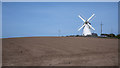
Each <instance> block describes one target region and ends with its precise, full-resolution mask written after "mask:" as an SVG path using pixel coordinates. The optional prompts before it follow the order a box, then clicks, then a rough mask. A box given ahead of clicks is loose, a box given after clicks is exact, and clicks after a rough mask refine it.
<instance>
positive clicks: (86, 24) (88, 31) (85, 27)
mask: <svg viewBox="0 0 120 68" xmlns="http://www.w3.org/2000/svg"><path fill="white" fill-rule="evenodd" d="M94 16H95V14H93V15H92V16H91V17H90V18H89V19H87V20H85V19H83V18H82V16H80V15H78V17H79V18H81V19H82V21H83V22H84V24H83V26H82V27H81V28H79V29H78V31H80V30H81V29H82V28H83V36H87V35H92V32H91V29H93V30H95V29H94V28H93V27H92V26H91V24H90V23H89V21H90V20H91V19H92V18H93V17H94Z"/></svg>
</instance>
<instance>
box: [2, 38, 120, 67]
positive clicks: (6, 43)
mask: <svg viewBox="0 0 120 68" xmlns="http://www.w3.org/2000/svg"><path fill="white" fill-rule="evenodd" d="M2 43H3V44H2V49H3V56H2V57H3V58H2V59H3V60H2V61H3V62H2V63H3V66H117V65H118V39H106V38H90V37H26V38H6V39H2Z"/></svg>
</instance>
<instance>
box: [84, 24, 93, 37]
mask: <svg viewBox="0 0 120 68" xmlns="http://www.w3.org/2000/svg"><path fill="white" fill-rule="evenodd" d="M83 35H84V36H87V35H92V33H91V30H90V27H89V26H88V25H87V24H86V25H85V26H84V29H83Z"/></svg>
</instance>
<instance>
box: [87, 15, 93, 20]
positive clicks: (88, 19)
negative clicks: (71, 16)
mask: <svg viewBox="0 0 120 68" xmlns="http://www.w3.org/2000/svg"><path fill="white" fill-rule="evenodd" d="M93 16H95V14H93V15H92V16H91V17H90V18H89V19H88V20H87V21H90V19H92V17H93Z"/></svg>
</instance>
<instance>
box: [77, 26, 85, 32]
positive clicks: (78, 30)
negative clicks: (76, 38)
mask: <svg viewBox="0 0 120 68" xmlns="http://www.w3.org/2000/svg"><path fill="white" fill-rule="evenodd" d="M85 25H86V24H84V25H83V26H82V27H80V28H79V29H78V31H80V30H81V29H82V28H83V27H84V26H85Z"/></svg>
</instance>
